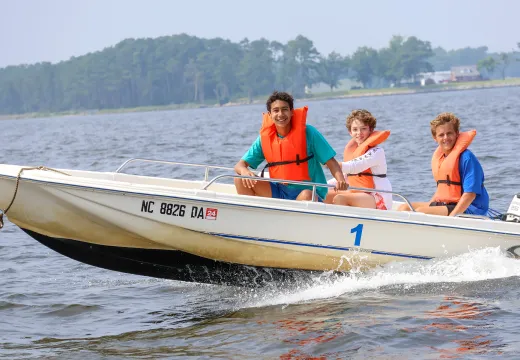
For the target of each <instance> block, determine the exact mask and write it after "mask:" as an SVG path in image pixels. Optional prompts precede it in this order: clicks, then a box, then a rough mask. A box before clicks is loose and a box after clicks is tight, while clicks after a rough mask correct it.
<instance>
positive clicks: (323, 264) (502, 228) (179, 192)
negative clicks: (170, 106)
mask: <svg viewBox="0 0 520 360" xmlns="http://www.w3.org/2000/svg"><path fill="white" fill-rule="evenodd" d="M136 161H145V162H158V163H168V164H174V165H182V166H196V167H201V168H203V169H204V170H205V177H204V179H203V180H200V181H189V180H181V179H168V178H160V177H150V176H139V175H130V174H125V173H123V172H122V170H123V169H124V168H125V167H126V166H127V165H128V164H129V163H131V162H136ZM215 168H219V169H227V168H223V167H217V166H209V165H198V164H187V163H179V162H168V161H161V160H149V159H130V160H129V161H127V162H125V163H124V164H123V165H122V166H121V167H120V168H119V169H117V170H116V171H114V172H94V171H78V170H68V169H48V168H45V167H38V168H35V167H27V166H15V165H0V208H1V209H4V210H6V215H7V216H8V217H9V220H10V221H11V222H12V223H14V224H15V225H17V226H18V227H20V228H21V229H22V230H23V231H25V232H26V233H27V234H28V235H30V236H32V237H33V238H34V239H36V240H38V241H39V242H41V243H42V244H44V245H46V246H48V247H49V248H51V249H53V250H55V251H57V252H58V253H60V254H63V255H65V256H68V257H70V258H73V259H75V260H78V261H81V262H84V263H87V264H90V265H94V266H98V267H102V268H106V269H111V270H116V271H121V272H127V273H133V274H139V275H146V276H153V277H159V278H168V279H175V280H182V281H192V282H203V283H212V284H227V285H247V286H252V285H253V286H254V285H263V284H266V283H268V282H272V281H296V280H298V279H301V278H302V277H303V278H305V277H308V276H314V275H316V274H322V273H323V272H332V273H341V272H345V271H349V270H351V268H352V267H355V268H360V269H363V268H366V267H372V266H376V265H378V264H384V263H388V262H391V261H402V260H408V259H424V260H428V259H432V258H435V257H440V256H452V255H457V254H461V253H464V252H467V251H471V250H473V249H479V248H484V247H500V248H501V249H503V250H504V251H507V252H509V253H510V254H512V255H514V256H518V255H519V254H520V224H518V223H516V222H515V221H518V219H519V218H520V217H519V216H518V215H520V210H519V206H518V204H519V203H520V198H519V197H518V195H517V196H515V197H514V200H513V203H512V204H511V206H510V208H509V211H508V213H509V214H508V215H507V216H505V217H504V218H503V219H502V220H497V219H490V218H488V217H481V216H458V217H442V216H435V215H426V214H421V213H417V212H398V211H395V210H387V211H382V210H375V209H362V208H352V207H345V206H337V205H330V204H323V203H317V202H311V201H290V200H280V199H270V198H260V197H252V196H243V195H237V193H236V191H235V187H234V186H233V185H230V184H225V183H222V179H224V178H228V179H229V178H231V177H233V176H236V175H233V174H232V173H231V172H230V173H229V175H219V176H216V177H215V178H213V179H212V180H209V177H208V176H209V172H210V170H213V169H215ZM227 170H230V171H231V169H227ZM270 180H271V181H276V180H273V179H270ZM314 185H317V184H314ZM393 194H394V196H400V195H398V194H396V193H393ZM403 199H404V201H406V202H407V201H408V200H406V199H405V198H403ZM395 203H396V205H398V204H399V203H398V202H395ZM396 205H394V209H395V206H396ZM503 220H509V221H503Z"/></svg>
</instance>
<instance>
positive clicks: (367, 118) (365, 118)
mask: <svg viewBox="0 0 520 360" xmlns="http://www.w3.org/2000/svg"><path fill="white" fill-rule="evenodd" d="M354 120H358V121H361V122H362V123H363V124H364V125H368V127H369V128H370V131H373V130H374V129H375V128H376V122H377V120H376V118H375V117H374V115H372V114H371V113H370V111H368V110H365V109H358V110H352V112H351V113H350V115H349V116H347V129H348V131H350V129H351V128H352V123H353V122H354Z"/></svg>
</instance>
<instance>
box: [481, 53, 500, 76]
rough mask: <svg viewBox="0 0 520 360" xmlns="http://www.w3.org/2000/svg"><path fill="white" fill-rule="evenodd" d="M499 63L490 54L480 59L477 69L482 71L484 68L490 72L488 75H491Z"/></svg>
mask: <svg viewBox="0 0 520 360" xmlns="http://www.w3.org/2000/svg"><path fill="white" fill-rule="evenodd" d="M496 65H497V62H496V61H495V59H494V58H493V57H491V56H488V57H487V58H485V59H482V60H479V61H478V62H477V69H478V71H480V72H483V71H484V70H485V71H486V72H487V73H488V75H491V74H492V73H493V72H494V71H495V67H496Z"/></svg>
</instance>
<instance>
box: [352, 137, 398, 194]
mask: <svg viewBox="0 0 520 360" xmlns="http://www.w3.org/2000/svg"><path fill="white" fill-rule="evenodd" d="M389 136H390V130H382V131H374V132H372V134H370V136H369V137H368V138H367V139H366V140H365V141H363V143H362V144H361V145H359V146H358V144H357V142H356V140H354V139H350V141H349V142H348V144H347V145H346V146H345V151H343V161H344V162H347V161H350V160H352V159H355V158H357V157H360V156H361V155H363V154H365V153H366V152H367V151H368V149H370V148H372V147H374V146H376V145H379V144H381V143H382V142H384V141H385V140H386V139H388V137H389ZM347 176H348V183H349V186H353V187H362V188H367V189H375V187H376V186H375V184H374V178H373V177H374V176H378V177H386V174H376V175H374V174H372V171H371V170H370V169H366V170H365V171H363V172H360V173H359V174H347ZM353 191H355V190H353Z"/></svg>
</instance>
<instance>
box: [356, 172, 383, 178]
mask: <svg viewBox="0 0 520 360" xmlns="http://www.w3.org/2000/svg"><path fill="white" fill-rule="evenodd" d="M347 176H375V177H378V178H385V177H386V174H372V173H364V172H360V173H359V174H347Z"/></svg>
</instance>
